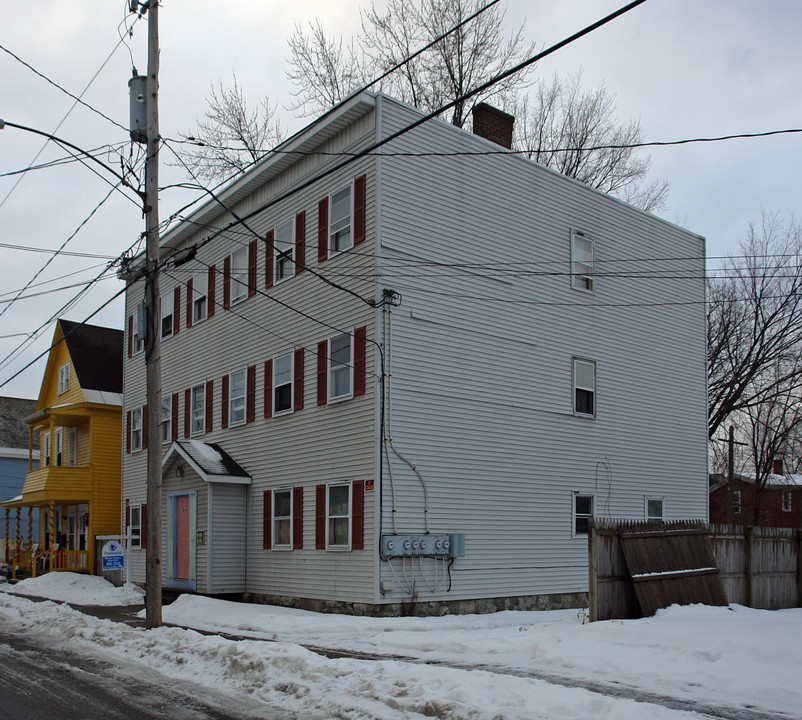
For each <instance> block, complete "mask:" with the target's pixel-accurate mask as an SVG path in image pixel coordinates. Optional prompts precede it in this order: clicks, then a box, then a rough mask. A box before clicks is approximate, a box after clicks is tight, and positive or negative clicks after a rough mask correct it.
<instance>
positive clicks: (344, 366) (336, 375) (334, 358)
mask: <svg viewBox="0 0 802 720" xmlns="http://www.w3.org/2000/svg"><path fill="white" fill-rule="evenodd" d="M351 370H352V367H351V336H350V335H338V336H337V337H333V338H331V340H329V400H337V399H339V398H348V397H351V377H352V373H351Z"/></svg>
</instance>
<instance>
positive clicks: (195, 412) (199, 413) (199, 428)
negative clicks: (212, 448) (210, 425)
mask: <svg viewBox="0 0 802 720" xmlns="http://www.w3.org/2000/svg"><path fill="white" fill-rule="evenodd" d="M189 407H190V414H189V434H190V437H195V436H196V435H203V434H204V433H205V432H206V383H199V384H197V385H193V386H192V389H191V390H190V406H189Z"/></svg>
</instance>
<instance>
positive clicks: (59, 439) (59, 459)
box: [56, 427, 64, 467]
mask: <svg viewBox="0 0 802 720" xmlns="http://www.w3.org/2000/svg"><path fill="white" fill-rule="evenodd" d="M63 464H64V428H60V427H59V428H56V465H57V466H59V467H60V466H61V465H63Z"/></svg>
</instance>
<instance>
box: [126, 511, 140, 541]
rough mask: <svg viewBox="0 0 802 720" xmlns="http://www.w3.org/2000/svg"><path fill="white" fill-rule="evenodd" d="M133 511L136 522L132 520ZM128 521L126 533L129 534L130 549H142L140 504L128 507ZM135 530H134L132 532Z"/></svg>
mask: <svg viewBox="0 0 802 720" xmlns="http://www.w3.org/2000/svg"><path fill="white" fill-rule="evenodd" d="M134 511H136V515H137V518H138V522H134ZM128 514H129V518H130V520H129V522H128V534H129V535H130V536H131V549H132V550H142V505H131V506H129V508H128ZM134 530H136V532H134Z"/></svg>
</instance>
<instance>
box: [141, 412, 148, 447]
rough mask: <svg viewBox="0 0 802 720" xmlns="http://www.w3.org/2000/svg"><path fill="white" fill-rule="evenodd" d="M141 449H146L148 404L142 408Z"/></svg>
mask: <svg viewBox="0 0 802 720" xmlns="http://www.w3.org/2000/svg"><path fill="white" fill-rule="evenodd" d="M142 449H143V450H147V449H148V406H147V405H145V406H144V407H143V408H142Z"/></svg>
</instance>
